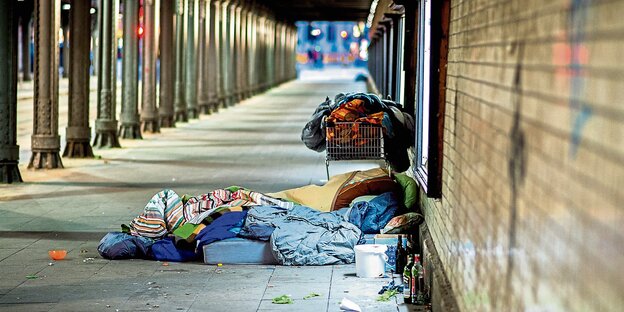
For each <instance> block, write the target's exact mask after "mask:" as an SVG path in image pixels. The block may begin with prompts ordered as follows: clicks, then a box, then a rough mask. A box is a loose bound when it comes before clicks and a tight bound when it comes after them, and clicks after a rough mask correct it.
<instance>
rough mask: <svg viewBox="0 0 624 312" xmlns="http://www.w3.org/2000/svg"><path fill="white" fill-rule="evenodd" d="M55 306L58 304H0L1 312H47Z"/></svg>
mask: <svg viewBox="0 0 624 312" xmlns="http://www.w3.org/2000/svg"><path fill="white" fill-rule="evenodd" d="M55 306H56V303H10V304H4V303H0V311H11V312H47V311H50V310H51V309H53V308H54V307H55ZM83 311H84V310H83Z"/></svg>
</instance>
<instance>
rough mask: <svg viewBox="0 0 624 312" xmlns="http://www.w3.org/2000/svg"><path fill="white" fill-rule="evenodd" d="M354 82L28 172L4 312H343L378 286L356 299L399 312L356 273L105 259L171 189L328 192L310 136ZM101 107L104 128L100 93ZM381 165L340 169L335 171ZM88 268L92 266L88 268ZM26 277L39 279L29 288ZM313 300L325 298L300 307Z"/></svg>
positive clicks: (5, 227)
mask: <svg viewBox="0 0 624 312" xmlns="http://www.w3.org/2000/svg"><path fill="white" fill-rule="evenodd" d="M330 76H331V74H330ZM354 76H355V73H353V75H352V76H350V77H349V78H348V79H343V80H336V81H332V82H329V83H328V82H327V81H320V80H310V81H296V82H290V83H286V84H283V85H281V86H280V87H278V88H275V89H273V90H270V91H268V92H266V93H263V94H261V95H259V96H256V97H254V98H251V99H248V100H245V101H243V102H242V103H239V104H238V105H236V106H233V107H230V108H228V109H224V110H221V111H220V112H219V113H217V114H212V115H210V116H201V118H199V119H198V120H191V122H188V123H178V125H177V127H176V128H172V129H162V132H161V133H160V134H145V135H144V139H143V140H121V144H122V146H123V148H121V149H103V150H97V151H95V152H96V154H97V155H99V156H100V157H101V158H98V159H69V158H64V159H63V164H64V165H65V169H62V170H36V171H33V170H26V169H25V166H26V163H25V162H22V163H21V164H20V169H21V173H22V176H23V178H24V180H25V181H27V183H23V184H15V185H0V194H2V195H0V213H2V214H3V218H2V219H0V276H1V278H0V310H2V311H4V310H6V311H29V312H31V311H107V312H111V311H115V310H116V309H119V310H120V311H187V310H188V311H256V310H258V309H259V308H260V309H261V310H288V311H325V310H327V308H328V302H329V307H330V309H329V310H330V311H335V310H337V307H338V305H337V303H335V300H339V299H341V296H340V295H342V294H344V293H340V290H343V291H344V290H345V289H347V290H349V291H353V292H354V294H357V293H355V289H358V288H368V287H372V288H374V289H372V290H370V291H364V290H362V291H361V292H360V293H359V295H361V296H366V297H365V298H360V297H358V296H355V295H353V300H354V301H358V300H362V301H361V302H363V303H365V304H367V305H370V307H372V308H379V309H381V311H390V310H384V309H386V308H388V306H387V305H380V304H378V303H376V302H374V301H370V302H369V300H374V298H373V299H370V298H369V297H368V296H369V293H370V292H371V291H373V292H376V291H377V290H378V288H379V287H381V286H380V285H379V284H380V283H382V282H380V281H365V280H361V279H357V278H356V277H355V276H354V273H355V268H354V266H353V265H346V266H324V267H284V266H264V265H263V266H256V265H223V266H222V267H217V266H214V265H204V264H202V263H197V262H196V263H175V262H169V263H168V265H166V266H163V262H159V261H150V260H138V259H134V260H117V261H110V260H106V259H103V258H101V257H100V256H99V254H98V252H97V246H98V243H99V240H100V239H101V237H102V236H104V233H105V232H108V231H119V229H120V227H119V225H120V224H122V223H125V224H128V223H129V222H130V221H131V220H132V218H134V217H135V216H136V215H138V214H140V213H141V211H142V209H143V207H144V206H145V203H146V202H147V200H148V199H149V198H150V197H151V196H152V195H153V194H155V193H157V192H158V191H160V190H161V189H163V188H171V189H173V190H175V191H176V192H179V193H181V194H183V193H189V194H200V193H205V192H209V191H212V190H214V189H216V188H223V187H227V186H230V185H242V186H245V187H248V188H251V189H254V190H258V191H261V192H274V191H279V190H283V189H288V188H294V187H299V186H303V185H307V184H311V183H314V184H321V183H323V182H324V180H325V179H326V176H325V155H324V154H323V153H317V152H314V151H311V150H309V149H307V148H306V147H305V146H304V145H303V144H302V142H301V141H300V134H301V129H302V127H303V125H304V124H305V123H306V122H307V121H308V119H309V117H310V115H311V114H312V112H313V111H314V109H315V108H316V107H317V106H318V104H319V103H321V102H322V101H323V100H324V98H325V96H330V97H333V96H334V95H335V94H336V93H338V92H345V91H364V90H365V85H364V84H363V83H356V82H354V81H353V79H352V78H353V77H354ZM91 98H92V101H91V105H92V107H91V109H90V112H91V114H92V115H93V116H92V117H93V118H94V116H95V115H94V114H95V113H96V111H97V110H96V109H95V106H96V103H97V101H96V97H95V93H92V96H91ZM60 102H61V104H60V105H61V107H60V112H66V110H67V97H66V96H62V98H61V101H60ZM18 106H19V108H18V129H20V131H18V144H19V145H20V159H26V160H27V159H29V157H30V140H31V137H30V136H31V133H30V131H31V128H32V101H31V100H20V103H19V104H18ZM285 116H287V117H285ZM59 117H60V120H59V127H60V128H59V129H64V127H66V124H67V114H66V113H61V114H59ZM61 132H62V133H64V131H61ZM62 140H63V139H62ZM375 165H376V164H371V163H370V162H369V163H364V164H354V163H351V162H332V163H331V164H330V171H331V172H332V174H334V173H340V172H346V171H350V170H353V169H363V166H364V167H366V166H367V167H366V168H370V167H371V166H375ZM15 207H27V209H19V210H17V209H15ZM51 248H63V249H66V250H68V255H67V260H63V261H51V260H50V259H49V258H48V254H47V251H48V249H51ZM82 250H87V251H86V252H82ZM87 258H93V260H88V261H87V262H84V261H83V260H85V259H87ZM49 263H54V264H53V265H52V266H48V264H49ZM27 275H37V276H40V278H37V279H33V280H29V279H27V278H26V276H27ZM150 283H151V284H150ZM334 284H335V285H334ZM349 284H352V285H351V286H349ZM267 285H272V286H273V287H267ZM330 285H331V292H330ZM282 292H288V293H291V294H292V295H293V298H294V299H295V304H294V305H285V306H284V305H275V304H272V303H271V300H270V299H272V297H271V296H273V295H280V294H281V293H282ZM310 292H317V293H320V294H322V296H321V297H317V298H314V299H310V300H303V299H298V298H297V297H301V298H303V296H305V295H307V294H308V293H310ZM350 295H352V294H350ZM17 298H19V299H17ZM147 303H150V305H149V306H148V305H147ZM107 305H108V306H107ZM156 305H158V308H156ZM395 305H396V304H395ZM367 307H368V306H367ZM150 308H151V310H150ZM179 309H181V310H179ZM372 311H376V310H372Z"/></svg>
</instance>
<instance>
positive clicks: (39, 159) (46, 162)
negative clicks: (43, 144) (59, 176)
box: [28, 150, 63, 169]
mask: <svg viewBox="0 0 624 312" xmlns="http://www.w3.org/2000/svg"><path fill="white" fill-rule="evenodd" d="M62 168H63V162H62V161H61V155H59V151H57V150H33V151H32V156H31V157H30V162H28V169H62Z"/></svg>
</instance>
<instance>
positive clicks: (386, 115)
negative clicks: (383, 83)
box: [301, 93, 415, 172]
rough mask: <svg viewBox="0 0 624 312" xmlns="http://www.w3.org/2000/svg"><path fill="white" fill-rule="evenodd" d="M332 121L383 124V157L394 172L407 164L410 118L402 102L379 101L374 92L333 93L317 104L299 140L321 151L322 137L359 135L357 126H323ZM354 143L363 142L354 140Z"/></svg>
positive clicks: (411, 130)
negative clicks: (403, 108) (334, 94)
mask: <svg viewBox="0 0 624 312" xmlns="http://www.w3.org/2000/svg"><path fill="white" fill-rule="evenodd" d="M336 122H357V123H360V124H368V125H377V126H381V127H383V133H384V146H385V153H386V155H385V158H386V160H387V161H388V163H389V164H390V166H391V167H392V169H393V170H394V171H395V172H403V171H405V170H407V169H408V168H409V166H410V163H409V156H408V153H407V150H408V148H409V147H411V146H414V142H415V140H414V119H413V118H412V116H411V115H410V114H408V113H405V112H403V111H402V105H401V104H399V103H396V102H393V101H390V100H382V99H380V98H379V97H378V96H377V95H375V94H367V93H347V94H342V93H341V94H338V95H336V97H335V99H334V101H333V102H332V101H331V100H330V99H329V98H326V99H325V102H323V103H321V104H320V105H319V106H318V107H317V109H316V110H315V111H314V114H312V118H311V120H310V121H309V122H308V123H307V124H306V125H305V127H304V128H303V130H302V132H301V140H302V141H303V143H304V144H305V145H306V146H307V147H308V148H309V149H311V150H314V151H317V152H322V151H324V150H325V146H326V140H337V141H338V143H339V141H340V140H353V139H354V138H357V136H358V134H359V129H358V125H357V124H354V125H350V126H348V127H346V126H345V125H339V126H337V127H329V128H328V127H327V125H328V124H331V125H334V123H336ZM356 142H357V143H356V144H361V145H364V144H367V143H368V142H366V141H363V140H362V141H356Z"/></svg>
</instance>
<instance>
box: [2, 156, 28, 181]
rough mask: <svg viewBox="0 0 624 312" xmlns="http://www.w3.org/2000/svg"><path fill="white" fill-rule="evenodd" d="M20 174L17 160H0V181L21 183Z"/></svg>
mask: <svg viewBox="0 0 624 312" xmlns="http://www.w3.org/2000/svg"><path fill="white" fill-rule="evenodd" d="M21 182H24V180H22V175H21V174H20V171H19V166H18V162H17V160H0V183H8V184H11V183H21Z"/></svg>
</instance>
